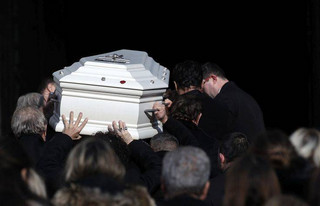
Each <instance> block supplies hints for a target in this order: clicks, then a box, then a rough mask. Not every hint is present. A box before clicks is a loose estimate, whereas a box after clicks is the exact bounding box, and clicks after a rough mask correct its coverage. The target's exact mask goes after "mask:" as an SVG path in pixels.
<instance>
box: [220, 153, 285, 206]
mask: <svg viewBox="0 0 320 206" xmlns="http://www.w3.org/2000/svg"><path fill="white" fill-rule="evenodd" d="M278 194H281V189H280V184H279V180H278V178H277V175H276V173H275V171H274V169H273V168H272V166H271V165H270V163H269V162H268V160H267V159H265V158H263V157H261V156H257V155H254V154H252V153H246V154H244V155H242V156H241V157H240V158H238V159H236V160H235V162H234V163H233V166H232V167H230V169H229V170H228V172H227V173H226V183H225V196H224V204H223V205H224V206H247V205H262V204H264V202H265V201H266V200H268V199H269V198H271V197H273V196H274V195H278Z"/></svg>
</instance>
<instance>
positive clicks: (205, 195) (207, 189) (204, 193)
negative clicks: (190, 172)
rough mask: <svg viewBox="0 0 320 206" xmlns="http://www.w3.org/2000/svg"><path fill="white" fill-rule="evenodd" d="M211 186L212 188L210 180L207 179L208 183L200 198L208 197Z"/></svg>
mask: <svg viewBox="0 0 320 206" xmlns="http://www.w3.org/2000/svg"><path fill="white" fill-rule="evenodd" d="M209 188H210V182H209V181H207V182H206V184H205V185H204V187H203V190H202V194H201V195H200V197H199V199H200V200H205V199H206V197H207V195H208V191H209Z"/></svg>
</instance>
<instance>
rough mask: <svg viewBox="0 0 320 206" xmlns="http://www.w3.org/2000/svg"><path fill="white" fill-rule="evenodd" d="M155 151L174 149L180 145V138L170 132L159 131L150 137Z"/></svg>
mask: <svg viewBox="0 0 320 206" xmlns="http://www.w3.org/2000/svg"><path fill="white" fill-rule="evenodd" d="M150 146H151V148H152V149H153V151H155V152H158V151H172V150H174V149H176V148H177V147H178V146H179V141H178V139H177V138H176V137H175V136H173V135H171V134H169V133H159V134H156V135H154V136H153V137H152V138H151V139H150Z"/></svg>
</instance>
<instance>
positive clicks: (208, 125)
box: [183, 90, 231, 140]
mask: <svg viewBox="0 0 320 206" xmlns="http://www.w3.org/2000/svg"><path fill="white" fill-rule="evenodd" d="M183 95H193V96H197V97H198V98H199V99H200V101H201V105H202V116H201V118H200V121H199V124H198V127H199V128H201V129H202V130H203V132H205V133H206V134H207V135H209V136H212V137H213V138H217V139H219V140H221V139H222V138H223V136H224V135H226V134H228V133H229V132H231V118H230V114H229V111H228V110H227V107H226V105H224V104H222V103H220V102H218V101H215V100H214V99H212V98H211V97H209V96H208V95H207V94H205V93H202V92H200V91H199V90H192V91H189V92H187V93H185V94H183Z"/></svg>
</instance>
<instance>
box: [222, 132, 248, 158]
mask: <svg viewBox="0 0 320 206" xmlns="http://www.w3.org/2000/svg"><path fill="white" fill-rule="evenodd" d="M248 148H249V141H248V138H247V136H246V135H245V134H244V133H241V132H233V133H230V134H228V135H226V136H225V137H224V138H223V140H222V143H221V145H220V147H219V152H220V153H221V154H223V155H224V157H225V161H226V163H228V162H232V161H233V160H235V159H236V158H238V157H240V156H241V155H243V154H244V153H246V152H247V150H248Z"/></svg>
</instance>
